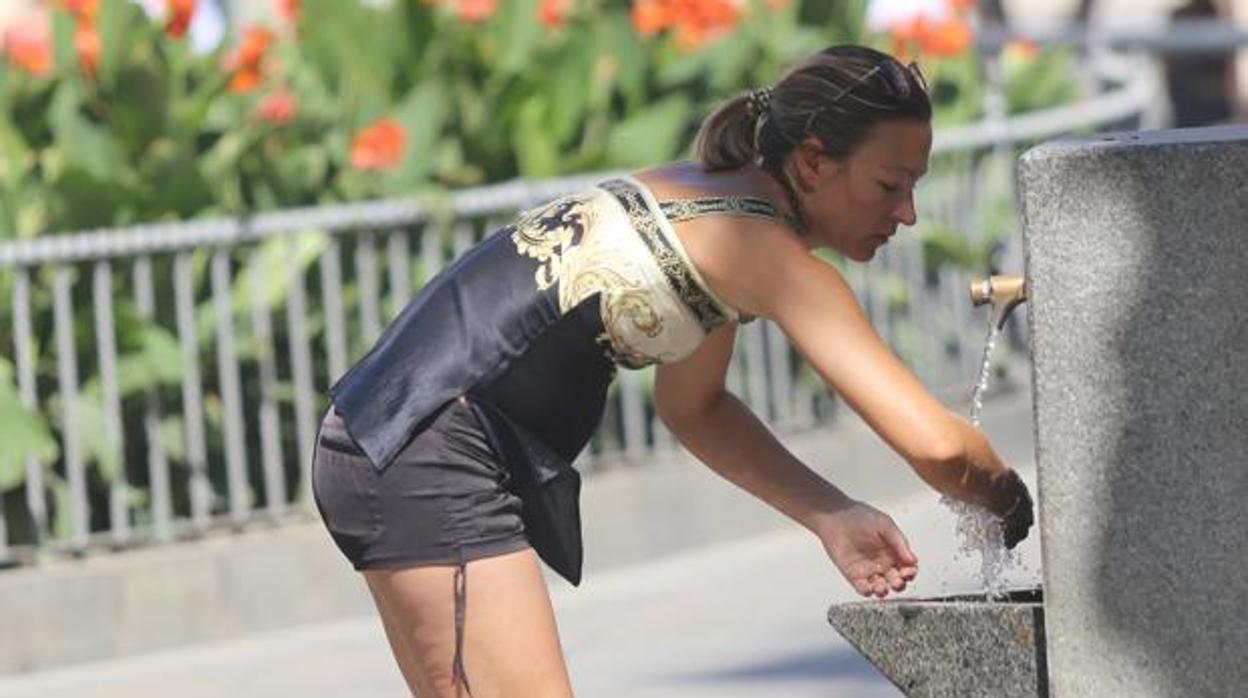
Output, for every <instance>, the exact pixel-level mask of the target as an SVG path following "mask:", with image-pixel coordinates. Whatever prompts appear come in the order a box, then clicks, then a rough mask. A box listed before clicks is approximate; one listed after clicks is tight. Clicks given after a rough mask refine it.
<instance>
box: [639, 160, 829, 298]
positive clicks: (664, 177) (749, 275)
mask: <svg viewBox="0 0 1248 698" xmlns="http://www.w3.org/2000/svg"><path fill="white" fill-rule="evenodd" d="M634 176H635V177H636V178H637V179H638V180H640V181H641V182H642V183H643V184H644V185H646V187H647V188H648V189H650V191H651V193H652V194H654V196H655V198H656V199H658V200H660V201H669V200H675V199H686V198H698V197H707V196H714V197H724V196H738V197H739V196H747V197H757V198H767V199H770V198H773V197H772V196H771V194H772V192H767V191H766V190H765V188H764V187H762V186H760V181H759V180H760V174H759V173H758V172H757V171H755V172H749V171H740V172H735V173H732V172H728V173H714V174H707V173H705V172H702V171H701V169H700V167H699V166H697V165H696V164H695V163H673V164H671V165H666V166H662V167H658V168H653V169H650V170H645V171H642V172H638V173H636V174H635V175H634ZM773 203H777V202H774V201H773ZM672 228H673V230H674V231H675V233H676V236H677V238H679V240H680V243H681V246H682V247H683V248H684V249H685V252H686V253H687V254H688V255H689V259H690V261H691V262H692V263H693V266H694V268H695V269H696V270H697V271H698V274H699V275H700V276H701V277H702V279H703V280H704V281H705V282H706V284H707V285H708V286H709V287H710V290H711V291H712V292H713V293H714V294H715V295H716V296H718V297H720V298H722V299H723V300H724V301H725V302H726V303H728V304H729V305H731V306H732V307H734V308H736V309H738V310H740V311H743V312H745V313H748V314H750V315H760V316H767V315H768V312H767V309H768V306H769V304H768V302H767V301H768V297H769V295H770V293H771V292H770V291H769V290H768V288H767V286H768V284H769V281H770V280H774V279H775V278H776V276H777V275H779V274H781V273H782V271H783V270H786V269H787V270H792V268H793V265H794V264H801V263H803V262H809V261H815V260H813V258H811V257H810V254H809V251H808V250H807V249H806V246H805V245H804V243H803V242H802V241H801V239H800V238H799V237H798V236H797V234H796V233H795V232H794V231H793V230H792V229H791V228H789V227H788V226H785V225H783V224H781V223H779V222H778V221H774V220H770V219H767V218H760V217H757V216H734V215H710V216H704V217H700V218H694V219H690V220H686V221H681V222H678V223H674V224H673V225H672Z"/></svg>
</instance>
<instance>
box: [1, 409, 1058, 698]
mask: <svg viewBox="0 0 1248 698" xmlns="http://www.w3.org/2000/svg"><path fill="white" fill-rule="evenodd" d="M1028 401H1029V398H1027V396H1026V395H1025V394H1023V395H1019V396H1015V397H1014V398H1011V399H1007V400H1005V401H1004V402H1001V401H998V403H996V404H994V403H989V406H988V408H987V410H988V418H987V430H988V432H989V434H990V435H991V436H993V438H994V441H995V442H996V443H997V445H998V448H999V449H1000V450H1001V451H1002V453H1003V454H1004V455H1006V457H1007V458H1008V459H1009V460H1011V461H1012V462H1013V463H1014V465H1015V466H1016V467H1018V468H1019V469H1020V471H1022V472H1023V473H1024V475H1025V477H1026V478H1027V479H1028V480H1029V482H1031V483H1033V484H1034V469H1033V468H1032V467H1031V459H1032V456H1031V454H1032V453H1033V452H1034V451H1033V449H1032V445H1031V440H1030V411H1029V409H1027V406H1028ZM994 413H995V415H997V417H998V418H997V421H995V422H994V420H993V416H994ZM859 465H860V466H861V467H866V468H873V467H875V464H868V465H866V466H862V464H861V463H860V464H859ZM865 476H866V477H867V478H870V479H873V480H875V481H878V480H880V479H881V477H882V476H887V477H896V478H899V479H900V480H902V481H904V482H905V483H908V484H906V485H905V486H904V487H901V488H900V489H897V490H896V496H892V497H887V498H884V499H881V498H878V497H877V498H875V499H874V500H873V501H876V502H877V503H880V504H881V506H882V508H884V509H885V510H886V511H888V512H889V513H890V514H892V515H893V516H894V517H895V518H896V519H897V520H898V522H899V524H900V525H901V526H902V528H903V530H905V531H906V533H907V535H908V536H909V537H910V539H911V542H912V544H913V545H914V547H915V548H916V551H917V552H918V554H919V557H920V577H919V580H918V583H917V584H916V585H915V586H914V587H912V591H911V592H910V593H911V594H913V595H915V596H928V595H937V594H942V593H951V592H955V591H966V590H970V589H973V588H975V581H974V579H973V577H974V570H975V569H976V562H977V561H976V560H973V559H967V558H961V559H959V558H957V557H956V556H955V552H954V551H955V550H956V543H955V542H954V539H953V519H952V517H951V516H950V515H949V514H948V512H947V511H946V510H944V509H943V508H942V507H941V506H940V505H939V504H938V503H937V502H936V497H935V496H934V495H933V494H931V493H930V492H927V491H924V490H922V489H919V488H916V487H914V486H913V482H912V481H911V480H909V479H907V478H912V476H910V475H909V474H908V473H904V472H903V471H901V470H892V471H885V472H874V473H872V472H867V473H866V474H865ZM613 477H614V476H613ZM620 477H643V478H644V477H647V473H646V470H645V469H638V470H636V471H635V472H633V473H632V474H630V475H628V476H620ZM603 483H604V484H603V485H601V487H604V488H605V487H610V486H616V487H618V486H621V485H620V483H618V482H617V483H616V484H615V485H610V484H606V481H605V480H604V481H603ZM596 487H599V485H595V484H593V483H592V480H591V481H590V483H589V484H587V492H586V495H587V498H588V499H591V500H592V499H593V498H594V497H595V496H597V495H595V494H593V493H591V492H590V491H589V490H590V489H592V488H596ZM1021 550H1022V553H1023V557H1024V564H1023V565H1022V566H1021V567H1020V568H1019V569H1015V570H1012V571H1011V572H1010V574H1009V575H1008V579H1009V580H1010V581H1011V582H1012V583H1013V584H1016V585H1018V586H1023V585H1031V584H1034V583H1036V582H1037V581H1038V578H1039V572H1038V570H1039V561H1038V560H1039V546H1038V544H1037V543H1036V540H1035V538H1034V537H1033V538H1032V539H1030V540H1028V541H1027V542H1025V543H1024V544H1023V546H1022V548H1021ZM551 590H552V598H553V600H554V604H555V607H556V614H557V616H558V618H559V623H560V633H561V638H562V640H563V645H564V649H565V651H566V654H567V658H568V663H569V667H570V671H571V672H572V679H573V683H574V685H575V686H576V688H577V692H578V694H579V695H583V696H589V697H591V698H599V697H601V698H614V697H617V696H619V697H624V696H628V697H629V698H650V697H654V698H658V697H659V696H663V697H677V696H678V697H682V698H683V697H686V696H687V697H690V698H700V697H703V696H705V697H710V696H715V697H716V698H735V697H737V696H741V697H744V696H764V695H765V696H785V697H792V698H805V697H813V696H860V697H864V698H871V697H873V696H897V695H900V694H899V693H898V692H897V691H896V689H895V688H893V687H892V685H891V684H889V683H888V682H887V681H886V680H885V679H883V678H882V677H881V676H880V675H879V674H878V673H876V672H875V670H874V669H873V668H872V667H871V666H870V665H869V664H867V663H866V662H865V661H864V660H863V659H861V658H860V657H859V656H858V654H857V653H856V652H855V651H854V650H853V649H852V648H851V647H850V646H849V645H848V644H847V643H845V641H844V640H842V639H841V638H840V637H839V636H838V635H837V634H836V633H835V632H834V631H833V630H832V629H831V628H830V626H829V625H828V624H827V621H826V619H825V615H826V611H827V608H828V606H829V604H832V603H836V602H838V601H844V600H850V599H851V598H853V597H852V594H851V593H850V592H849V589H848V587H847V585H846V584H845V583H844V581H843V580H842V579H841V578H840V577H839V575H838V574H837V573H836V572H835V570H834V569H833V568H832V567H831V565H830V563H828V562H827V561H826V558H824V554H823V551H822V549H821V548H820V547H819V544H818V542H817V541H816V540H815V539H814V538H813V537H811V536H810V535H809V534H808V533H806V532H805V531H804V530H802V529H800V528H796V527H792V526H787V527H783V528H779V529H773V530H772V531H771V532H768V533H765V534H762V535H754V536H749V537H744V538H737V539H735V540H731V541H726V542H719V543H715V544H713V545H708V546H703V547H699V548H697V549H694V550H692V551H686V552H682V553H679V554H674V555H670V556H667V557H664V558H660V559H655V560H652V561H649V562H646V563H643V564H631V565H625V566H621V567H616V568H613V569H607V570H603V571H599V572H594V571H593V570H592V569H588V570H587V576H586V579H585V581H584V583H583V584H582V585H581V587H580V588H576V589H573V588H571V587H569V586H568V585H567V584H565V583H563V582H561V581H555V582H552V584H551ZM403 692H404V687H403V685H402V683H401V680H400V679H399V676H398V673H397V671H396V670H395V669H394V667H393V666H392V664H391V660H390V658H389V654H388V648H387V647H386V645H385V641H384V639H383V637H382V634H381V631H380V628H379V626H378V623H377V621H375V620H374V619H373V618H371V617H364V618H353V619H348V620H341V621H336V622H330V623H321V624H317V625H308V626H303V627H300V628H296V629H291V630H285V631H281V632H273V633H266V634H263V635H255V636H251V637H248V638H246V639H241V640H235V641H231V642H225V643H220V644H214V645H206V646H198V647H194V648H188V649H181V650H172V651H165V652H160V653H155V654H148V655H144V656H139V657H132V658H126V659H121V660H115V661H109V662H100V663H94V664H88V665H80V666H76V667H70V668H65V669H58V670H53V671H47V672H43V673H41V674H36V675H30V676H24V677H18V678H11V679H8V680H0V698H5V697H11V698H17V697H19V696H20V697H27V696H29V697H32V698H33V697H35V696H39V697H41V698H42V697H44V696H55V695H74V696H79V697H82V698H87V697H99V698H103V697H105V696H108V697H113V696H116V697H118V698H120V697H121V696H125V697H126V698H146V697H148V696H152V697H155V696H179V697H180V698H198V697H208V696H249V697H256V698H277V697H278V696H282V697H285V696H292V695H299V696H305V697H317V696H325V697H329V696H335V697H337V696H344V695H350V696H359V697H362V698H369V697H372V696H395V695H402V694H403Z"/></svg>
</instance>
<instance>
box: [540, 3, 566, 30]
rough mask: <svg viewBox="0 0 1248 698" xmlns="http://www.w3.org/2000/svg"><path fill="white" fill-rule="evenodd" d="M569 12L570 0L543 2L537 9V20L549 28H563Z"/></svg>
mask: <svg viewBox="0 0 1248 698" xmlns="http://www.w3.org/2000/svg"><path fill="white" fill-rule="evenodd" d="M567 12H568V0H542V4H541V5H539V6H538V8H537V19H538V21H539V22H541V23H542V24H544V25H546V26H548V27H559V26H563V21H564V19H566V15H567Z"/></svg>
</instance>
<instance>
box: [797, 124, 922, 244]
mask: <svg viewBox="0 0 1248 698" xmlns="http://www.w3.org/2000/svg"><path fill="white" fill-rule="evenodd" d="M808 142H809V141H808ZM813 142H814V144H815V145H816V147H815V148H813V149H812V148H804V149H799V151H798V152H797V153H795V156H796V157H799V158H803V159H804V160H803V162H802V163H799V165H798V168H799V172H798V176H799V177H800V178H801V187H800V189H799V196H800V197H801V199H802V209H803V213H804V214H805V217H806V224H807V228H808V232H809V234H808V237H807V245H808V246H809V247H810V248H812V249H813V248H815V247H825V246H826V247H831V248H833V249H835V250H837V251H839V252H840V253H841V254H843V255H845V256H846V257H848V258H849V259H852V260H854V261H857V262H866V261H869V260H870V259H871V258H872V257H874V256H875V251H876V250H877V249H878V248H880V247H881V246H883V245H884V244H886V243H887V242H888V240H889V238H891V237H892V236H893V235H894V234H895V233H896V232H897V225H898V224H904V225H914V223H915V220H916V219H917V213H916V211H915V207H914V185H915V183H916V182H917V181H918V179H919V178H920V177H922V176H923V174H924V173H925V172H927V160H928V155H929V153H930V152H931V149H932V128H931V125H930V124H928V123H927V122H925V121H917V120H913V119H895V120H888V121H882V122H880V123H878V124H876V125H875V127H873V128H872V129H871V131H870V132H869V134H868V135H867V139H866V140H865V141H864V142H863V143H862V144H860V145H859V146H858V148H857V149H856V150H854V151H853V152H852V153H851V154H850V155H849V156H848V157H846V158H844V159H842V160H837V159H834V158H831V157H829V156H828V155H827V154H826V153H823V152H822V151H821V150H820V149H819V148H818V147H817V146H818V140H814V141H813Z"/></svg>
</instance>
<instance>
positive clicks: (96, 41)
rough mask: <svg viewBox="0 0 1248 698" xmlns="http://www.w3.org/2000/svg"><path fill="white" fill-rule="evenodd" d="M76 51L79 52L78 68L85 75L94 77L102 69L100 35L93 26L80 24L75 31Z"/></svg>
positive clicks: (84, 23)
mask: <svg viewBox="0 0 1248 698" xmlns="http://www.w3.org/2000/svg"><path fill="white" fill-rule="evenodd" d="M74 50H75V51H77V52H78V67H79V69H81V70H82V72H83V74H84V75H87V76H94V75H95V73H96V70H98V69H99V67H100V34H99V32H97V31H96V30H95V27H94V26H93V25H90V24H87V23H86V22H80V23H79V24H78V28H77V29H76V30H74Z"/></svg>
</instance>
